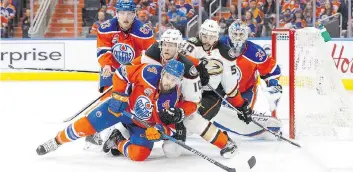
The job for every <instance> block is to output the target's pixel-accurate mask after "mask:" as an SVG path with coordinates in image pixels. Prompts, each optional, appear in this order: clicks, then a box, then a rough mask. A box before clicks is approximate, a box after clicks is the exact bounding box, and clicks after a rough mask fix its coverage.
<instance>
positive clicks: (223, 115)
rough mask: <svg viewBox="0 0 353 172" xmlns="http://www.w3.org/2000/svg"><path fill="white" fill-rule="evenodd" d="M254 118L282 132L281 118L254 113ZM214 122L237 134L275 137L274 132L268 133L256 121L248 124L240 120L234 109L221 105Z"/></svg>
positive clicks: (264, 137) (259, 137) (267, 138)
mask: <svg viewBox="0 0 353 172" xmlns="http://www.w3.org/2000/svg"><path fill="white" fill-rule="evenodd" d="M252 119H253V120H254V121H257V122H259V123H260V124H261V125H263V126H264V127H267V128H268V129H270V130H272V131H274V132H280V129H281V127H282V122H281V121H280V120H279V119H276V118H273V117H271V116H264V115H252ZM213 123H214V124H215V125H216V126H217V127H219V128H221V129H223V130H226V131H229V132H231V133H234V134H237V135H242V136H248V137H253V138H258V139H265V140H274V139H275V137H274V136H273V135H272V134H268V132H265V131H264V130H263V129H262V128H260V127H259V126H257V125H256V124H254V123H249V124H248V125H246V124H245V123H244V122H243V121H241V120H239V118H238V117H237V114H236V112H234V110H232V109H229V108H228V107H225V106H222V107H221V110H220V115H217V116H216V117H215V118H214V119H213Z"/></svg>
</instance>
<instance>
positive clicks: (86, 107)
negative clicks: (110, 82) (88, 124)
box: [64, 86, 113, 122]
mask: <svg viewBox="0 0 353 172" xmlns="http://www.w3.org/2000/svg"><path fill="white" fill-rule="evenodd" d="M112 89H113V87H112V86H111V87H110V88H109V89H107V90H105V91H104V93H102V95H100V96H99V97H98V98H96V99H95V100H93V101H92V102H91V103H89V104H88V105H86V106H85V107H83V108H82V109H81V110H80V111H79V112H77V113H76V114H75V115H73V116H70V117H69V118H66V119H65V120H64V122H69V121H71V120H73V119H74V118H76V117H77V116H79V115H80V114H81V113H82V112H83V111H85V110H86V109H88V108H89V107H90V106H91V105H93V104H94V103H96V102H97V101H98V100H99V99H101V98H102V97H103V96H104V95H106V94H107V93H108V92H109V91H110V90H112Z"/></svg>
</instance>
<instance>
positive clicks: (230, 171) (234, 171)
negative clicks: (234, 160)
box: [227, 168, 236, 172]
mask: <svg viewBox="0 0 353 172" xmlns="http://www.w3.org/2000/svg"><path fill="white" fill-rule="evenodd" d="M227 171H228V172H236V170H235V168H229V170H227Z"/></svg>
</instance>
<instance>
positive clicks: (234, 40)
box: [215, 21, 282, 138]
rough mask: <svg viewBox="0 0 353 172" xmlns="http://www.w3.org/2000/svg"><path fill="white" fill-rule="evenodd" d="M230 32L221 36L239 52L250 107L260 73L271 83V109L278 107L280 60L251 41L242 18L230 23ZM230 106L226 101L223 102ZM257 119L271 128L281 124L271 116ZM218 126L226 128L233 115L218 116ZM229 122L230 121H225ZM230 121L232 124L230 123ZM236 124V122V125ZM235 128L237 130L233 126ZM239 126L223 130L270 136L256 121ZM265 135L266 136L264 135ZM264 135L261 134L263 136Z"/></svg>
mask: <svg viewBox="0 0 353 172" xmlns="http://www.w3.org/2000/svg"><path fill="white" fill-rule="evenodd" d="M228 35H229V36H226V37H223V38H221V43H222V44H224V45H227V46H230V47H232V50H233V52H232V53H233V54H235V55H236V63H237V65H238V66H239V68H240V71H241V74H242V77H241V79H240V85H239V91H240V93H241V97H242V98H243V99H244V100H245V101H247V102H249V104H250V107H251V108H252V109H253V107H254V104H255V102H256V100H257V99H256V98H257V92H258V90H257V84H258V80H257V78H258V75H260V78H261V79H262V80H264V81H265V82H266V84H267V87H266V88H265V90H266V93H265V94H266V95H268V96H266V97H267V98H268V102H269V105H270V108H271V111H274V110H275V109H276V106H277V103H278V101H279V98H280V96H281V94H282V86H281V85H280V83H279V77H280V75H281V70H280V67H279V66H278V65H277V62H276V59H274V58H273V57H272V56H270V55H267V54H266V52H265V51H264V50H263V49H262V47H261V46H259V45H257V44H255V43H253V42H251V41H248V40H247V39H248V27H247V26H246V25H244V24H242V23H241V21H235V22H234V23H232V24H231V25H230V26H229V29H228ZM228 101H229V102H230V103H232V101H234V100H233V99H228ZM223 104H224V105H225V106H227V104H226V103H223ZM252 116H253V119H255V120H260V121H258V122H260V123H262V124H263V125H264V126H266V127H269V128H270V129H271V130H273V131H279V130H280V127H281V122H280V121H279V120H277V119H275V118H272V117H271V116H257V115H252ZM215 121H216V123H218V125H217V126H219V127H221V128H223V127H224V125H226V126H229V125H231V124H230V123H231V120H229V118H221V117H218V118H217V119H215ZM225 121H226V122H225ZM228 124H229V125H228ZM234 124H236V123H235V122H234V121H233V124H232V125H233V126H234ZM229 128H233V129H229ZM234 128H235V127H224V128H223V129H226V130H231V131H233V132H235V133H237V134H239V133H240V134H242V135H246V136H257V137H261V138H266V137H268V136H269V137H270V138H273V137H272V136H271V135H267V134H268V133H266V132H264V130H262V129H260V128H259V127H257V126H256V125H254V124H251V125H248V126H244V127H243V129H239V128H242V127H239V125H238V127H237V128H238V129H236V130H237V131H234ZM261 134H263V135H261ZM260 135H261V136H260Z"/></svg>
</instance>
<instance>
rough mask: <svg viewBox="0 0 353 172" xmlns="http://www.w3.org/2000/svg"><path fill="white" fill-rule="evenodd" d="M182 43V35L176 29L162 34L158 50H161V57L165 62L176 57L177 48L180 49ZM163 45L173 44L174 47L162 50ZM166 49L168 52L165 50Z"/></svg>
mask: <svg viewBox="0 0 353 172" xmlns="http://www.w3.org/2000/svg"><path fill="white" fill-rule="evenodd" d="M182 41H183V35H182V34H181V32H180V31H179V30H177V29H167V30H166V31H164V32H163V34H162V35H161V38H160V42H159V48H160V49H161V56H162V58H163V59H165V60H170V59H172V58H175V57H176V56H177V55H178V52H179V48H180V47H181V43H182ZM164 43H173V44H175V47H171V46H170V45H169V47H168V48H167V47H165V48H164V49H163V44H164ZM167 49H168V50H167Z"/></svg>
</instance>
